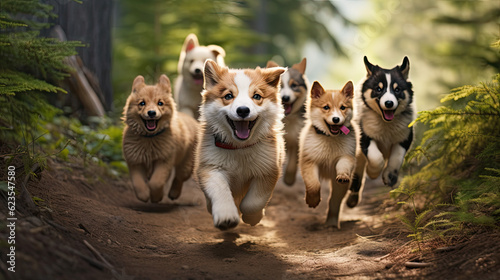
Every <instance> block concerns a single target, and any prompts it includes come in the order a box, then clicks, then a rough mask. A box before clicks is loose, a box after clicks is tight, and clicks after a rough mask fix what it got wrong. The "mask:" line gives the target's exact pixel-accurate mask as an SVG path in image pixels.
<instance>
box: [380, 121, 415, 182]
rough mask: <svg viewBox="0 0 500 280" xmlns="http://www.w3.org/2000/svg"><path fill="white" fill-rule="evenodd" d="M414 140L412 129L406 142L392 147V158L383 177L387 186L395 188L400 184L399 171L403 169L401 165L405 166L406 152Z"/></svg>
mask: <svg viewBox="0 0 500 280" xmlns="http://www.w3.org/2000/svg"><path fill="white" fill-rule="evenodd" d="M412 140H413V129H410V134H409V135H408V138H407V139H406V140H405V141H404V142H402V143H399V144H395V145H393V146H392V149H391V156H390V157H389V162H388V163H387V167H386V168H385V170H384V174H383V176H382V179H383V180H384V184H386V185H387V186H390V187H393V186H394V185H396V183H397V182H398V174H399V169H401V165H403V161H404V159H405V155H406V151H408V149H409V148H410V145H411V142H412Z"/></svg>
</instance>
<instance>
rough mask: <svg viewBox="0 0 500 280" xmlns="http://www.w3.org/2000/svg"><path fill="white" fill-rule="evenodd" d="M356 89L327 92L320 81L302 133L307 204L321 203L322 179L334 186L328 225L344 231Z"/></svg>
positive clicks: (352, 163)
mask: <svg viewBox="0 0 500 280" xmlns="http://www.w3.org/2000/svg"><path fill="white" fill-rule="evenodd" d="M353 94H354V88H353V84H352V82H351V81H349V82H347V83H346V84H345V85H344V87H343V88H342V89H341V90H324V89H323V87H322V86H321V85H320V83H318V82H317V81H316V82H314V83H313V85H312V87H311V94H310V96H309V97H308V100H307V106H306V124H305V126H304V128H303V129H302V132H301V133H300V141H299V143H300V149H299V166H300V171H301V173H302V178H303V179H304V183H305V186H306V203H307V205H309V207H312V208H315V207H316V206H318V204H319V202H320V201H321V182H320V180H321V179H327V180H328V181H329V183H330V189H331V190H330V199H329V207H328V213H327V218H326V225H328V226H335V227H337V228H338V229H340V212H341V206H342V201H343V199H344V196H345V195H346V193H347V190H348V189H349V185H350V183H351V179H352V174H353V172H354V168H355V164H356V163H355V161H356V157H355V156H356V135H355V134H356V133H355V131H353V130H354V128H353V126H352V125H351V119H352V116H353V104H352V99H353Z"/></svg>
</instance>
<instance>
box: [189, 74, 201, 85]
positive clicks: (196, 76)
mask: <svg viewBox="0 0 500 280" xmlns="http://www.w3.org/2000/svg"><path fill="white" fill-rule="evenodd" d="M191 76H192V77H193V81H194V83H195V84H197V85H201V84H203V73H199V74H191Z"/></svg>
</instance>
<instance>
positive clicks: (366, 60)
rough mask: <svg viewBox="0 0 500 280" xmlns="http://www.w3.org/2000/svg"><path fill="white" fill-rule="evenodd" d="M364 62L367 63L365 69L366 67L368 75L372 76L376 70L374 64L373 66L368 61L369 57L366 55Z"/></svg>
mask: <svg viewBox="0 0 500 280" xmlns="http://www.w3.org/2000/svg"><path fill="white" fill-rule="evenodd" d="M364 61H365V67H366V73H367V74H366V75H367V76H371V75H372V74H373V70H374V68H375V66H374V65H373V64H371V63H370V61H368V57H366V55H365V58H364Z"/></svg>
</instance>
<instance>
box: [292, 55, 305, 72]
mask: <svg viewBox="0 0 500 280" xmlns="http://www.w3.org/2000/svg"><path fill="white" fill-rule="evenodd" d="M306 64H307V60H306V58H305V57H304V58H303V59H302V61H301V62H300V63H297V64H294V65H293V66H292V68H293V69H296V70H298V71H299V72H300V73H301V74H302V75H304V74H305V73H306Z"/></svg>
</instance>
